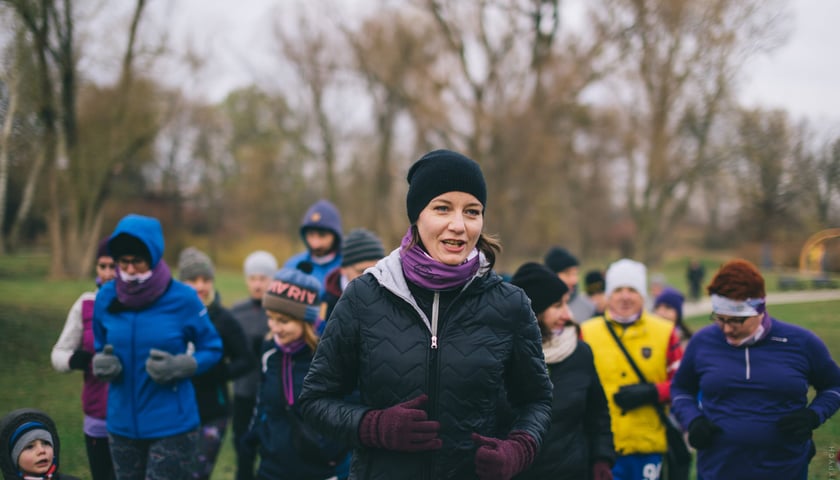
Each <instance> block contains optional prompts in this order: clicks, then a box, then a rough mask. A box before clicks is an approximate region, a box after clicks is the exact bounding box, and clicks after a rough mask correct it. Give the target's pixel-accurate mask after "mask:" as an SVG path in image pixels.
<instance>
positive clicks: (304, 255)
mask: <svg viewBox="0 0 840 480" xmlns="http://www.w3.org/2000/svg"><path fill="white" fill-rule="evenodd" d="M310 228H321V229H324V230H329V231H331V232H333V233H334V234H335V245H336V255H335V258H333V259H332V260H330V261H329V262H327V263H318V261H317V259H315V258H313V257H312V253H310V251H309V248H308V247H307V250H306V251H305V252H300V253H297V254H295V255H293V256H292V257H291V258H289V259H288V260H286V263H285V264H283V267H284V268H292V269H296V268H297V266H298V264H299V263H300V262H302V261H307V262H310V263H312V276H314V277H315V278H317V279H318V281H319V282H321V293H320V296H321V297H323V296H324V293H325V292H326V290H325V288H324V285H325V284H326V279H327V274H329V273H330V272H331V271H333V270H335V269H336V268H338V267H339V266H341V237H342V231H341V214H340V213H339V212H338V209H337V208H336V207H335V205H333V204H332V203H330V202H329V201H327V200H318V201H317V202H315V203H314V204H312V206H311V207H309V209H308V210H307V211H306V214H305V215H304V216H303V219H302V220H301V222H300V238H301V239H303V243H304V245H306V230H307V229H310Z"/></svg>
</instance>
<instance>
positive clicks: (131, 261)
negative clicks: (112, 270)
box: [117, 257, 146, 270]
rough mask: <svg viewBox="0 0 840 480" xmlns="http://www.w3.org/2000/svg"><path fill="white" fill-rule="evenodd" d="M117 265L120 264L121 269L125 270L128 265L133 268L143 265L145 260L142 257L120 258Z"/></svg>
mask: <svg viewBox="0 0 840 480" xmlns="http://www.w3.org/2000/svg"><path fill="white" fill-rule="evenodd" d="M117 263H119V264H120V268H121V269H123V270H125V269H126V268H128V266H129V265H134V266H135V267H137V266H140V265H145V263H146V259H145V258H143V257H120V258H119V259H118V260H117Z"/></svg>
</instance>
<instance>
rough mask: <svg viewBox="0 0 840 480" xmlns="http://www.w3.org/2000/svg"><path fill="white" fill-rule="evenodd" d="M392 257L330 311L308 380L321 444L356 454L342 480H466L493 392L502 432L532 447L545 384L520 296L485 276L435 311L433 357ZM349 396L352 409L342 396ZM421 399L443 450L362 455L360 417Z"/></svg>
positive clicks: (489, 422)
mask: <svg viewBox="0 0 840 480" xmlns="http://www.w3.org/2000/svg"><path fill="white" fill-rule="evenodd" d="M398 268H399V263H398V253H397V252H394V253H392V254H391V256H390V257H386V259H383V260H382V261H381V262H380V263H379V264H377V267H375V269H374V270H375V272H373V273H368V274H365V275H363V276H362V277H359V278H358V279H357V280H354V281H353V282H351V284H350V285H349V286H348V288H347V290H345V292H344V295H342V297H341V299H340V300H339V302H338V304H337V305H336V308H335V310H334V311H333V315H332V316H331V317H330V321H329V322H328V323H327V329H326V331H325V332H324V336H323V337H322V339H321V343H320V345H319V347H318V350H317V352H316V354H315V358H314V359H313V362H312V367H311V368H310V370H309V374H308V375H307V377H306V380H305V382H304V386H303V392H302V394H301V405H300V406H301V410H302V412H303V414H304V416H305V418H306V419H307V421H309V422H311V423H312V424H313V425H315V426H316V427H317V428H319V429H321V430H322V432H323V433H324V434H326V435H328V436H332V437H334V438H337V439H340V440H341V441H344V442H346V443H348V444H351V445H354V446H355V447H356V451H355V454H354V461H353V466H352V469H351V478H365V479H385V478H395V475H396V474H399V478H427V479H430V478H435V479H447V478H453V479H454V478H458V479H469V478H475V463H474V457H475V449H476V447H475V445H474V444H473V442H472V440H471V438H470V435H471V433H473V432H477V433H479V434H482V435H487V436H493V435H494V434H495V433H496V432H497V431H498V426H497V424H496V419H497V415H496V410H497V408H498V400H499V392H500V391H502V390H503V389H505V388H506V389H507V391H508V392H510V394H509V401H510V402H511V404H512V405H514V406H515V410H516V412H518V413H519V415H518V416H517V418H516V420H515V421H514V423H513V426H512V428H511V430H524V431H526V432H528V433H529V434H531V435H532V436H533V437H534V439H535V440H536V441H537V444H540V442H541V440H542V437H543V435H544V434H545V432H546V431H547V430H548V426H549V422H550V415H551V413H550V408H551V396H552V393H551V389H552V387H551V382H550V381H549V379H548V375H547V372H546V368H545V363H544V359H543V354H542V348H541V345H540V333H539V328H538V327H537V323H536V319H535V318H534V316H533V313H531V308H530V304H529V303H528V300H527V297H526V296H525V294H524V293H523V292H522V291H521V290H520V289H519V288H518V287H515V286H513V285H510V284H509V283H505V282H502V280H501V278H500V277H499V276H498V275H496V274H495V273H492V272H487V273H484V274H483V275H480V276H477V277H475V278H474V279H473V280H472V281H471V283H470V284H468V286H467V287H466V288H465V289H464V290H463V291H462V292H461V293H460V294H459V295H458V297H457V298H456V299H455V300H454V301H453V302H452V304H451V305H450V306H449V307H448V308H447V309H446V310H445V311H442V312H440V322H439V327H438V348H437V349H432V348H431V331H430V323H429V321H428V319H427V318H426V316H425V314H423V312H422V310H421V309H420V308H419V307H418V306H417V304H416V302H414V300H413V298H412V297H411V295H410V293H409V292H408V289H407V287H406V286H405V285H406V284H405V280H404V278H403V277H402V273H401V270H398ZM357 382H358V386H359V392H360V398H361V404H351V403H347V402H343V401H342V400H341V397H343V396H345V395H347V394H349V393H350V392H351V391H352V390H353V389H354V387H355V386H356V385H357ZM423 393H426V394H428V395H429V397H430V400H429V404H428V405H427V411H428V413H429V416H430V418H432V419H436V420H438V421H440V422H441V439H442V440H443V448H442V449H441V450H438V451H435V452H426V453H419V454H418V453H400V452H393V451H384V450H378V449H371V448H366V447H363V446H362V445H360V443H359V439H358V425H359V422H360V420H361V417H362V416H363V415H364V413H365V412H366V411H367V410H369V409H382V408H387V407H390V406H393V405H396V404H397V403H400V402H404V401H406V400H409V399H412V398H415V397H417V396H418V395H420V394H423Z"/></svg>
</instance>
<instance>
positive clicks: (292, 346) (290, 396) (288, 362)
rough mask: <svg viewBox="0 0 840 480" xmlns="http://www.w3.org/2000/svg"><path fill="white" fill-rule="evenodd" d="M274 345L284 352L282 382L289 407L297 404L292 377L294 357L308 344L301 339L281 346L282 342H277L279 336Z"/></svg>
mask: <svg viewBox="0 0 840 480" xmlns="http://www.w3.org/2000/svg"><path fill="white" fill-rule="evenodd" d="M274 344H275V345H277V348H279V349H280V351H281V352H283V362H282V365H281V366H280V370H281V375H282V378H281V380H282V382H283V396H285V397H286V403H287V404H289V405H294V404H295V379H294V377H293V375H292V365H293V364H294V362H293V361H292V356H293V355H294V354H296V353H298V352H299V351H301V350H303V348H304V347H305V346H306V342H305V341H304V340H303V339H302V338H299V339H297V340H295V341H294V342H291V343H288V344H286V345H281V344H280V342H278V341H277V335H275V336H274Z"/></svg>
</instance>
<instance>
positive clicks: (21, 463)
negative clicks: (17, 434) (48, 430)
mask: <svg viewBox="0 0 840 480" xmlns="http://www.w3.org/2000/svg"><path fill="white" fill-rule="evenodd" d="M52 463H53V447H52V445H50V444H49V442H45V441H43V440H32V441H31V442H29V443H28V444H26V446H25V447H23V451H22V452H20V456H19V457H18V468H19V469H20V470H22V471H23V472H24V473H29V474H34V475H43V474H45V473H47V471H48V470H49V469H50V467H51V466H52Z"/></svg>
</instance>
